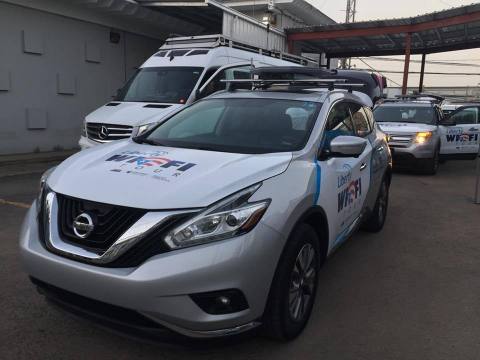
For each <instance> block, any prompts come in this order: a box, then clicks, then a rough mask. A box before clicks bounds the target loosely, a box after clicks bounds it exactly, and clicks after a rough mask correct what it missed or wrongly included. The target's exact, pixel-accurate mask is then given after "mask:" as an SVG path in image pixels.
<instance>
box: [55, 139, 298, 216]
mask: <svg viewBox="0 0 480 360" xmlns="http://www.w3.org/2000/svg"><path fill="white" fill-rule="evenodd" d="M291 159H292V154H291V153H275V154H260V155H252V154H233V153H223V152H214V151H204V150H193V149H181V148H171V147H159V146H150V145H144V144H136V143H134V142H133V141H131V140H120V141H115V142H112V143H110V144H107V145H102V146H97V147H94V148H92V149H88V150H84V151H81V152H79V153H77V154H75V155H73V156H72V157H70V158H68V159H67V160H65V161H64V162H63V163H62V164H60V165H59V166H58V167H57V168H56V169H55V170H54V172H53V173H52V174H51V176H50V177H49V179H48V186H49V187H50V188H51V189H52V190H53V191H55V192H58V193H61V194H64V195H69V196H72V197H76V198H80V199H85V200H91V201H96V202H101V203H108V204H115V205H121V206H128V207H134V208H142V209H150V210H152V209H158V210H160V209H185V208H198V207H205V206H207V205H210V204H212V203H214V202H215V201H218V200H220V199H222V198H224V197H225V196H228V195H230V194H232V193H234V192H236V191H239V190H241V189H243V188H245V187H247V186H250V185H252V184H255V183H257V182H259V181H262V180H265V179H267V178H270V177H272V176H275V175H278V174H280V173H282V172H284V171H285V170H286V169H287V167H288V164H289V163H290V160H291Z"/></svg>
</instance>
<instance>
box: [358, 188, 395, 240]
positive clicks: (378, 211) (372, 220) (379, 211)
mask: <svg viewBox="0 0 480 360" xmlns="http://www.w3.org/2000/svg"><path fill="white" fill-rule="evenodd" d="M388 193H389V186H388V182H387V179H383V181H382V185H380V191H379V193H378V196H377V201H376V202H375V207H374V209H373V212H372V214H371V215H370V217H369V218H368V219H367V221H365V223H364V224H363V226H362V228H363V229H364V230H366V231H370V232H379V231H380V230H382V229H383V226H384V225H385V220H386V219H387V209H388Z"/></svg>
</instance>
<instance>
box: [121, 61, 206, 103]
mask: <svg viewBox="0 0 480 360" xmlns="http://www.w3.org/2000/svg"><path fill="white" fill-rule="evenodd" d="M202 70H203V69H202V68H200V67H153V68H142V69H140V70H138V71H137V73H136V74H135V75H134V76H133V77H132V78H131V79H130V80H129V81H128V82H127V84H125V86H124V87H123V89H121V90H120V91H119V93H118V96H117V97H116V98H115V100H117V101H140V102H165V103H175V104H184V103H185V102H186V101H187V99H188V97H189V96H190V93H191V92H192V90H193V88H194V87H195V84H196V83H197V81H198V78H199V77H200V74H201V73H202Z"/></svg>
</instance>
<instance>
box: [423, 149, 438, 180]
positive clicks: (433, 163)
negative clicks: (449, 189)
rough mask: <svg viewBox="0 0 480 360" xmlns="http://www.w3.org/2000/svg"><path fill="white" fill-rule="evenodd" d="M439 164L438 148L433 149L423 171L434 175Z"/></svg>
mask: <svg viewBox="0 0 480 360" xmlns="http://www.w3.org/2000/svg"><path fill="white" fill-rule="evenodd" d="M439 164H440V151H439V149H437V150H435V153H434V154H433V158H431V159H429V161H428V163H427V166H426V168H425V170H424V173H425V174H427V175H435V174H436V173H437V170H438V166H439Z"/></svg>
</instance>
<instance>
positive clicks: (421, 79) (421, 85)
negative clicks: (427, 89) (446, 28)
mask: <svg viewBox="0 0 480 360" xmlns="http://www.w3.org/2000/svg"><path fill="white" fill-rule="evenodd" d="M426 57H427V55H426V54H422V66H421V68H420V83H419V84H418V92H419V93H422V92H423V76H424V75H425V59H426Z"/></svg>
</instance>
